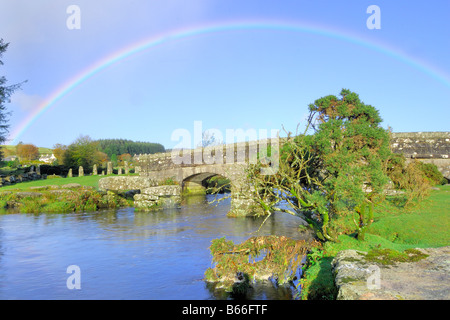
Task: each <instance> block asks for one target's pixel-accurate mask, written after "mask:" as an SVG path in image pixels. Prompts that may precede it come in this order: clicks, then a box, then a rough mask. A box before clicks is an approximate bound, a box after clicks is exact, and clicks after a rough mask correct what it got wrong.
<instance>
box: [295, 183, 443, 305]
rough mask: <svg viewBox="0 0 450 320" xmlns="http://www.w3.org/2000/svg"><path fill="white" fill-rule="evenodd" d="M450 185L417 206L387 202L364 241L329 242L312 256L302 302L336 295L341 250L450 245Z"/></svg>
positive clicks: (375, 215)
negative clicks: (335, 265) (335, 262)
mask: <svg viewBox="0 0 450 320" xmlns="http://www.w3.org/2000/svg"><path fill="white" fill-rule="evenodd" d="M449 231H450V186H448V185H446V186H439V190H432V191H431V194H430V196H429V197H428V198H426V199H425V200H423V201H422V202H421V203H420V204H417V205H416V206H415V207H412V208H409V209H405V208H399V207H398V206H396V205H395V204H393V203H392V202H389V201H386V202H385V203H383V204H382V205H380V206H378V207H377V208H376V210H375V213H374V223H373V224H372V225H371V227H370V228H369V229H368V231H367V234H366V238H365V241H358V240H357V239H355V238H354V237H351V236H348V235H341V236H339V241H340V242H339V243H332V242H327V243H325V244H324V246H323V249H322V250H315V251H313V252H311V254H310V257H309V258H310V259H309V260H310V266H308V268H307V270H306V272H305V277H304V278H303V279H302V286H303V287H302V298H303V299H333V298H334V297H335V295H336V291H335V288H334V277H333V274H332V270H331V262H332V260H333V258H334V256H335V255H336V254H337V253H338V252H339V251H341V250H345V249H356V250H361V251H366V252H368V251H371V250H374V249H384V248H386V249H390V250H395V251H399V252H402V251H404V250H406V249H410V248H430V247H442V246H450V232H449Z"/></svg>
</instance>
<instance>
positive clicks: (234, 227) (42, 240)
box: [0, 196, 302, 300]
mask: <svg viewBox="0 0 450 320" xmlns="http://www.w3.org/2000/svg"><path fill="white" fill-rule="evenodd" d="M210 200H212V198H211V196H206V197H191V198H188V199H185V200H184V202H183V205H182V206H181V208H179V209H171V210H163V211H159V212H154V213H144V212H134V208H123V209H119V210H106V211H99V212H86V213H68V214H48V213H41V214H23V213H22V214H19V213H8V214H0V299H2V300H5V299H26V300H29V299H44V300H46V299H51V300H53V299H64V300H70V299H85V300H88V299H150V300H159V299H164V300H179V299H192V300H205V299H224V298H226V296H225V295H224V293H223V292H221V291H217V290H214V289H212V288H211V287H210V286H209V285H207V284H206V283H205V282H204V281H203V280H202V279H203V274H204V272H205V270H206V269H207V268H208V267H210V266H211V255H210V253H209V249H208V247H209V245H210V244H211V240H213V239H215V238H218V237H223V236H226V237H227V239H231V240H233V241H234V242H235V243H236V242H242V241H245V240H246V239H247V238H249V237H250V236H253V235H270V234H275V235H285V236H288V237H292V238H296V239H302V236H301V234H299V232H298V229H297V227H298V225H299V224H300V219H299V218H296V217H293V216H289V215H287V214H282V213H279V214H274V215H272V216H271V217H270V218H269V219H268V220H267V221H266V223H265V224H264V226H263V227H262V228H261V230H260V232H259V233H258V234H256V233H255V232H256V231H257V230H258V228H259V227H260V224H261V223H262V221H263V218H228V217H227V216H226V214H227V212H228V210H229V208H230V202H229V199H227V200H225V201H222V202H221V203H220V204H219V205H217V206H215V205H211V204H210V203H208V201H210ZM71 265H76V266H78V267H79V273H77V275H78V276H79V277H78V278H77V281H78V282H77V283H79V284H80V289H76V288H75V289H69V288H68V286H67V279H68V278H69V277H71V276H72V273H70V272H69V273H68V272H67V268H68V267H69V266H71ZM74 274H75V273H74ZM247 298H248V299H255V300H264V299H269V300H278V299H292V298H294V296H293V290H292V289H290V288H285V287H277V286H275V285H274V284H272V283H270V282H269V283H266V284H262V285H256V286H254V288H253V290H251V291H250V292H249V295H248V296H247Z"/></svg>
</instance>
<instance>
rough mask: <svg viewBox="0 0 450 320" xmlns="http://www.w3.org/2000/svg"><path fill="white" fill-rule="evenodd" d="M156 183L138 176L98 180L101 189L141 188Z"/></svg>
mask: <svg viewBox="0 0 450 320" xmlns="http://www.w3.org/2000/svg"><path fill="white" fill-rule="evenodd" d="M156 185H157V184H156V182H155V181H153V180H151V179H149V178H146V177H138V176H119V177H106V178H102V179H100V180H99V181H98V188H99V189H100V190H103V191H107V190H114V191H119V190H142V189H145V188H150V187H154V186H156Z"/></svg>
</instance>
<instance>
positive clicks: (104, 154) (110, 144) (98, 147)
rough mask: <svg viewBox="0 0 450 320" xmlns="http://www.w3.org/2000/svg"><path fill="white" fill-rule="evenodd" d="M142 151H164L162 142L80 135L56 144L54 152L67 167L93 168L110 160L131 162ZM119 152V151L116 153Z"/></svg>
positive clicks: (58, 159)
mask: <svg viewBox="0 0 450 320" xmlns="http://www.w3.org/2000/svg"><path fill="white" fill-rule="evenodd" d="M137 151H139V152H142V153H156V152H164V151H165V149H164V147H163V146H162V145H161V144H157V143H149V142H133V141H130V140H124V139H109V140H96V141H94V140H92V139H91V138H90V137H89V136H80V137H78V138H77V139H76V140H75V141H74V142H73V143H72V144H70V145H69V146H65V145H62V144H56V145H55V146H54V149H53V154H54V155H55V157H56V158H57V161H58V164H63V165H65V166H66V167H72V168H77V167H79V166H83V167H84V168H91V167H93V165H94V164H96V165H97V166H101V167H105V166H106V163H107V162H108V161H111V162H112V163H113V165H114V166H117V165H123V164H124V162H125V161H128V162H130V161H131V160H132V157H133V156H132V155H134V154H136V153H138V152H137ZM115 152H117V153H115Z"/></svg>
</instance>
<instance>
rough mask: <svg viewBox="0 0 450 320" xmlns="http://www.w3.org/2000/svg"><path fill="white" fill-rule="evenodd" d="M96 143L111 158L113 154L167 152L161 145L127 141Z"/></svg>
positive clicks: (100, 141) (106, 140) (117, 140)
mask: <svg viewBox="0 0 450 320" xmlns="http://www.w3.org/2000/svg"><path fill="white" fill-rule="evenodd" d="M96 142H98V144H99V149H100V151H102V152H104V153H106V154H107V155H108V157H109V158H111V156H112V155H113V154H115V155H121V154H124V153H129V154H130V155H132V156H133V155H135V154H144V153H148V154H153V153H158V152H165V148H164V146H163V145H162V144H160V143H153V142H139V141H138V142H136V141H131V140H126V139H102V140H97V141H96Z"/></svg>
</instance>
